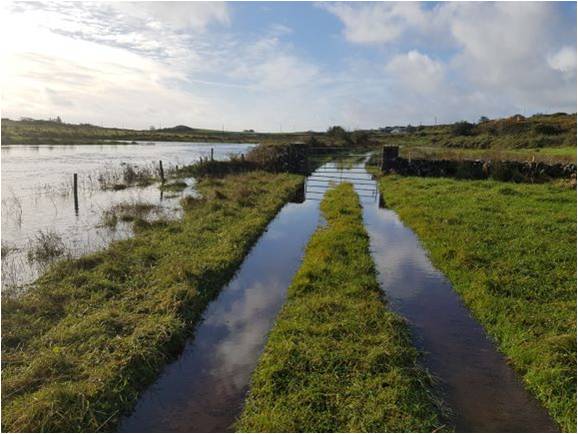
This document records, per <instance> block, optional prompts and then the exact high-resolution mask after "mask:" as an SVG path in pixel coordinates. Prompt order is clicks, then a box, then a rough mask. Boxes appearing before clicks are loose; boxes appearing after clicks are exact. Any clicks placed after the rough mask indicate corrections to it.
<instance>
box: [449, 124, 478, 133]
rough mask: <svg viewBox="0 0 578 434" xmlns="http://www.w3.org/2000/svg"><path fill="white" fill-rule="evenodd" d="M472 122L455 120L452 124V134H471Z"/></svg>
mask: <svg viewBox="0 0 578 434" xmlns="http://www.w3.org/2000/svg"><path fill="white" fill-rule="evenodd" d="M473 129H474V124H471V123H469V122H467V121H461V122H456V123H455V124H453V125H452V134H453V135H454V136H470V135H472V132H473Z"/></svg>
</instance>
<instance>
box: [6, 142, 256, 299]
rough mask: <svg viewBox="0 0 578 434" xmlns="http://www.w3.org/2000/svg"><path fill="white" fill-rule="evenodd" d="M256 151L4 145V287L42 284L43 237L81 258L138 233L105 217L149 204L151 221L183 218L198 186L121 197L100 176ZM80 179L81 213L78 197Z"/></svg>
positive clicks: (160, 145) (127, 192) (134, 191)
mask: <svg viewBox="0 0 578 434" xmlns="http://www.w3.org/2000/svg"><path fill="white" fill-rule="evenodd" d="M252 146H253V145H247V144H239V145H237V144H214V143H213V144H194V143H170V142H156V143H146V144H145V143H141V144H135V145H133V144H127V145H74V146H70V145H64V146H53V145H40V146H24V145H17V146H3V147H2V288H3V289H4V288H7V287H14V286H20V285H23V284H26V283H29V282H31V281H32V280H34V279H35V278H36V277H37V276H38V275H39V273H41V272H42V271H43V270H44V269H45V268H46V266H47V265H48V263H50V261H43V260H31V259H30V258H29V253H30V252H31V251H33V250H34V249H35V248H36V247H38V245H39V243H41V241H40V240H41V239H42V238H43V237H44V239H45V242H48V243H49V242H50V241H49V240H48V241H47V240H46V236H49V237H51V236H53V235H54V237H53V238H52V241H53V242H54V241H55V240H57V242H56V243H55V245H54V247H55V248H56V250H58V254H57V255H56V258H61V257H64V256H74V257H77V256H80V255H83V254H85V253H89V252H93V251H96V250H99V249H101V248H103V247H105V246H107V245H108V244H109V243H110V242H111V241H113V240H117V239H123V238H127V237H129V236H130V235H131V224H129V223H127V222H122V221H118V222H117V224H115V225H104V224H103V215H104V213H105V212H106V211H107V210H109V209H110V208H111V207H114V206H115V205H119V204H125V205H126V204H129V205H134V204H148V205H152V207H150V209H149V210H147V212H146V213H145V214H146V218H160V217H165V218H176V217H178V216H179V215H180V214H179V213H180V206H179V199H180V198H181V197H182V195H184V194H190V193H191V191H192V190H193V189H194V180H192V179H187V180H185V181H186V182H187V184H188V186H187V188H185V189H184V190H183V191H181V192H164V193H161V191H160V189H159V185H158V183H153V184H152V185H149V186H147V187H129V188H126V189H124V190H120V191H111V190H102V188H101V183H100V182H99V180H98V178H99V176H100V177H102V176H104V177H109V178H110V177H113V176H114V175H115V174H117V173H119V172H121V171H122V170H123V168H124V167H126V165H127V164H129V165H131V166H136V167H139V168H143V169H147V170H149V171H151V172H155V171H156V170H158V161H159V160H162V161H163V165H164V167H165V170H167V171H168V170H169V169H170V168H171V167H174V166H176V165H185V164H190V163H192V162H194V161H197V160H199V158H201V157H203V158H207V157H208V156H209V155H210V153H211V148H213V149H214V158H215V159H219V160H222V159H227V158H229V157H230V156H231V155H238V154H241V153H246V152H247V151H248V150H249V149H250V148H251V147H252ZM73 173H77V174H78V184H79V197H78V199H79V200H78V202H79V204H78V205H79V206H78V210H75V207H74V196H73V194H72V179H73Z"/></svg>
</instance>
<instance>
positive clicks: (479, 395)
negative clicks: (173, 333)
mask: <svg viewBox="0 0 578 434" xmlns="http://www.w3.org/2000/svg"><path fill="white" fill-rule="evenodd" d="M335 182H352V183H353V184H354V186H355V189H356V191H357V193H358V194H359V196H360V198H361V202H362V205H363V212H364V222H365V225H366V228H367V231H368V233H369V237H370V242H371V248H372V255H373V258H374V260H375V263H376V268H377V270H378V278H379V281H380V283H381V286H382V289H383V290H384V292H385V295H386V298H387V299H388V301H389V307H390V308H391V309H392V310H394V311H396V312H397V313H399V314H401V315H402V316H403V317H405V318H406V319H407V321H408V324H409V327H410V329H411V332H412V335H413V337H414V342H415V345H416V346H417V347H418V348H419V349H420V350H422V351H423V352H424V356H423V359H422V361H423V363H424V365H425V366H426V367H427V368H428V369H429V370H430V372H431V373H432V374H433V375H434V376H435V377H436V378H437V379H438V380H439V393H440V395H441V396H442V397H443V398H444V400H445V402H446V403H447V405H448V407H449V408H450V410H451V412H452V416H451V418H452V423H453V424H454V425H455V427H456V429H457V430H458V431H473V432H476V431H489V432H496V431H520V432H535V431H555V430H556V427H555V425H554V423H553V422H552V421H551V419H550V418H549V416H548V415H547V413H546V411H545V410H544V409H543V408H542V407H541V406H540V404H539V403H538V402H537V401H536V400H535V399H534V398H533V397H532V396H531V395H530V394H529V393H528V392H527V391H526V390H525V389H524V387H523V385H522V383H521V382H520V379H519V378H518V376H517V375H516V374H515V373H514V372H513V370H512V369H511V368H510V367H509V366H508V364H507V363H506V360H505V359H504V357H503V355H501V354H500V353H499V352H498V351H497V350H496V348H495V345H494V344H493V343H492V342H491V340H490V339H489V338H488V337H487V336H486V334H485V332H484V330H483V329H482V327H481V326H480V325H479V324H478V323H477V321H476V320H475V319H473V318H472V316H471V315H470V313H469V311H468V310H467V308H465V307H464V305H463V304H462V302H461V300H460V298H459V297H458V295H457V294H456V293H455V292H454V291H453V289H452V287H451V284H450V283H449V282H448V280H447V279H446V278H445V277H444V276H443V274H441V273H440V272H439V271H438V270H436V269H435V268H434V267H433V266H432V264H431V262H430V261H429V259H428V257H427V254H426V252H425V251H424V250H423V248H422V247H421V245H420V243H419V240H418V239H417V237H416V236H415V234H414V233H413V232H412V231H411V230H410V229H408V228H407V227H405V226H404V225H403V224H402V222H401V221H400V220H399V218H398V217H397V215H396V214H395V212H393V211H391V210H387V209H384V208H382V207H380V205H379V204H380V200H379V192H378V188H377V185H376V182H375V181H374V180H373V179H372V177H371V175H370V174H369V173H368V172H366V170H365V168H364V165H363V164H358V165H354V166H353V167H349V168H342V167H340V166H338V165H336V164H326V165H324V166H322V167H321V168H319V169H318V170H317V171H316V172H314V173H313V174H312V175H311V176H310V177H309V178H308V179H307V182H306V187H305V195H304V201H303V202H302V203H290V204H287V205H286V206H285V207H284V208H283V209H282V210H281V211H280V213H279V214H278V215H277V217H276V218H275V219H274V220H273V221H272V222H271V223H270V224H269V226H268V228H267V231H266V232H265V233H264V234H263V235H262V236H261V238H260V239H259V241H258V242H257V244H256V245H255V246H254V248H253V249H252V250H251V252H250V253H249V255H248V256H247V258H246V259H245V261H244V262H243V264H242V265H241V268H240V269H239V271H238V273H237V275H236V276H235V278H234V279H233V280H232V281H231V282H230V283H229V284H228V285H227V286H226V287H225V288H224V289H223V290H222V291H221V293H220V295H219V296H218V297H217V298H216V299H215V300H214V301H213V302H212V303H211V304H210V305H209V307H208V308H207V311H206V312H205V315H204V319H203V321H202V322H201V323H200V324H199V326H198V327H197V330H196V332H195V335H194V337H193V338H192V339H191V340H190V342H189V343H188V344H187V345H186V347H185V349H184V352H183V354H182V355H181V356H180V358H179V359H178V360H176V361H175V362H173V363H171V364H169V365H168V366H167V367H166V368H165V369H164V371H163V372H162V374H161V375H160V377H159V378H158V380H157V381H156V382H155V383H154V384H153V385H152V386H151V387H150V388H149V389H148V390H147V391H146V392H145V393H144V394H143V396H142V398H141V399H140V400H139V402H138V403H137V406H136V408H135V410H134V412H133V413H132V414H131V415H130V416H128V417H126V418H124V419H123V420H122V422H121V426H120V429H121V431H125V432H134V431H143V432H158V431H173V432H174V431H178V432H219V431H228V430H231V429H232V424H233V423H234V421H235V420H236V418H237V417H238V415H239V414H240V412H241V409H242V405H243V401H244V398H245V395H246V392H247V389H248V384H249V380H250V376H251V373H252V372H253V370H254V368H255V366H256V364H257V361H258V359H259V355H260V353H261V351H262V349H263V347H264V345H265V342H266V336H267V333H268V331H269V330H270V328H271V326H272V325H273V322H274V320H275V317H276V315H277V313H278V312H279V309H280V308H281V306H282V305H283V302H284V300H285V296H286V289H287V287H288V286H289V284H290V282H291V280H292V277H293V275H294V274H295V272H296V271H297V269H298V267H299V264H300V262H301V258H302V255H303V252H304V249H305V246H306V244H307V241H308V240H309V238H310V236H311V235H312V233H313V232H314V230H315V229H316V227H317V226H318V224H319V222H320V214H319V209H318V201H319V200H320V199H321V198H322V197H323V194H324V192H325V191H326V190H327V188H328V187H330V186H331V185H332V184H333V183H335Z"/></svg>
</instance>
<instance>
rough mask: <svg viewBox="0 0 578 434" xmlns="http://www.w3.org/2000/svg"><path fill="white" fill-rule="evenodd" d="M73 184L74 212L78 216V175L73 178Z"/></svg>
mask: <svg viewBox="0 0 578 434" xmlns="http://www.w3.org/2000/svg"><path fill="white" fill-rule="evenodd" d="M72 184H73V189H74V212H75V213H76V214H77V215H78V174H76V173H75V174H74V175H73V177H72Z"/></svg>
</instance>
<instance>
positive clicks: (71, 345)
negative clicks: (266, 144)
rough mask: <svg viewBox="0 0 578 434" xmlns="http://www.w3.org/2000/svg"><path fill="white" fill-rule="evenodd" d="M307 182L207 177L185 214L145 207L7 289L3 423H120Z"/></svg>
mask: <svg viewBox="0 0 578 434" xmlns="http://www.w3.org/2000/svg"><path fill="white" fill-rule="evenodd" d="M302 182H303V178H302V177H300V176H296V175H287V174H277V175H274V174H270V173H265V172H252V173H247V174H243V175H231V176H227V177H224V178H212V179H208V180H203V181H201V182H200V183H199V185H198V189H199V190H200V192H201V193H202V195H203V197H204V198H203V199H195V200H187V201H185V202H186V204H185V205H186V208H185V214H184V217H183V219H182V220H180V221H168V222H167V221H157V222H146V221H143V220H138V219H137V220H135V223H134V224H135V231H136V235H135V236H134V237H133V238H131V239H128V240H124V241H119V242H116V243H113V244H112V245H111V246H110V247H109V248H108V249H106V250H104V251H102V252H99V253H95V254H92V255H89V256H85V257H82V258H80V259H77V260H68V261H64V262H61V263H58V264H56V265H55V266H54V267H53V268H51V269H50V270H49V271H48V272H47V273H46V274H45V275H43V276H42V277H41V278H40V279H39V280H38V282H36V284H35V285H34V286H33V287H32V288H30V289H29V290H28V291H27V292H26V293H25V294H23V295H21V296H12V297H7V296H5V295H3V297H2V363H3V369H2V428H3V430H4V431H60V432H67V431H85V432H86V431H89V432H90V431H100V430H111V429H114V427H115V423H116V422H117V421H118V418H119V416H120V415H121V413H122V412H123V411H125V410H127V409H130V408H131V406H132V405H133V403H134V402H135V400H136V399H137V397H138V395H139V392H140V391H142V390H143V388H144V387H145V386H146V385H147V384H149V383H150V382H151V381H153V380H154V378H155V376H156V374H157V373H158V371H159V369H160V368H161V367H162V366H163V364H164V363H165V362H166V361H167V360H168V359H169V358H170V357H171V356H172V355H174V354H176V353H177V352H178V351H179V349H180V348H181V347H182V344H183V342H184V340H185V338H186V337H187V336H188V335H190V333H191V331H192V330H194V324H195V323H196V321H197V320H198V319H199V318H200V315H201V313H202V311H203V309H204V308H205V306H206V305H207V303H208V302H209V301H210V300H211V299H212V298H213V297H214V296H215V295H216V294H217V293H218V291H219V290H220V289H221V287H222V286H223V285H224V284H225V283H226V282H227V281H228V280H229V279H230V278H231V277H232V275H233V274H234V272H235V270H236V269H237V268H238V266H239V264H240V263H241V261H242V259H243V258H244V256H245V254H246V253H247V251H248V250H249V248H250V247H251V245H252V244H253V243H254V241H255V240H256V239H257V238H258V236H259V235H260V234H261V233H262V231H263V230H264V229H265V227H266V225H267V223H268V222H269V221H270V220H271V219H272V218H273V217H274V215H275V214H276V213H277V211H278V210H279V209H280V207H281V206H282V205H283V204H284V203H285V202H286V201H287V200H288V199H289V198H290V197H291V196H292V195H293V194H294V193H295V191H296V190H297V189H298V187H299V186H300V185H301V184H302Z"/></svg>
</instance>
